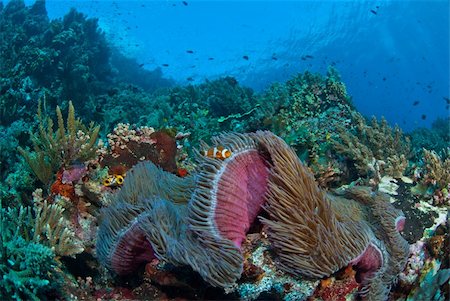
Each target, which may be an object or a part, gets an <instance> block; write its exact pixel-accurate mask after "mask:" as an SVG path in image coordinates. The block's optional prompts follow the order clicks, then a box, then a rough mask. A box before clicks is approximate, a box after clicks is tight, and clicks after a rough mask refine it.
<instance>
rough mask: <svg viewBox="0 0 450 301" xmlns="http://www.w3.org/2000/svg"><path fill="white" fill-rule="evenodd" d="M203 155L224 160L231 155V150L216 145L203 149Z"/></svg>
mask: <svg viewBox="0 0 450 301" xmlns="http://www.w3.org/2000/svg"><path fill="white" fill-rule="evenodd" d="M203 155H204V156H206V157H209V158H216V159H220V160H225V159H227V158H229V157H231V151H230V150H229V149H226V148H224V147H223V146H216V147H211V148H210V149H208V150H205V151H203Z"/></svg>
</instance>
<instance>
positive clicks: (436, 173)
mask: <svg viewBox="0 0 450 301" xmlns="http://www.w3.org/2000/svg"><path fill="white" fill-rule="evenodd" d="M415 176H416V180H417V181H418V184H417V185H416V186H415V187H414V188H413V191H414V192H415V193H417V194H423V195H432V197H433V203H434V204H436V205H441V204H445V203H449V202H450V195H449V190H450V148H447V151H446V153H445V152H443V153H442V156H440V155H439V154H437V153H436V152H435V151H429V150H427V149H423V158H422V161H421V162H420V163H419V167H417V168H416V171H415Z"/></svg>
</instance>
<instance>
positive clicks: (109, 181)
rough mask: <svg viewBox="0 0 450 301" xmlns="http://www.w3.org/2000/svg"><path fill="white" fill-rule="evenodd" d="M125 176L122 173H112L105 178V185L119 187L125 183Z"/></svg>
mask: <svg viewBox="0 0 450 301" xmlns="http://www.w3.org/2000/svg"><path fill="white" fill-rule="evenodd" d="M123 181H124V178H123V176H122V175H110V176H108V177H107V178H106V179H104V180H103V185H104V186H106V187H117V186H121V185H122V184H123Z"/></svg>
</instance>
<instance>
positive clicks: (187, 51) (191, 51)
mask: <svg viewBox="0 0 450 301" xmlns="http://www.w3.org/2000/svg"><path fill="white" fill-rule="evenodd" d="M186 53H194V51H193V50H186Z"/></svg>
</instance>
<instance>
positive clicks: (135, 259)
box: [97, 162, 192, 274]
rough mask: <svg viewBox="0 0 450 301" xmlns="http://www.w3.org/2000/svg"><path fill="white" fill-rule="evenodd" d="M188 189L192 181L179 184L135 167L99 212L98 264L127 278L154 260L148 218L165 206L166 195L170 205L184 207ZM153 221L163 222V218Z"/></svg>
mask: <svg viewBox="0 0 450 301" xmlns="http://www.w3.org/2000/svg"><path fill="white" fill-rule="evenodd" d="M191 186H192V179H189V178H184V179H183V181H181V179H180V178H179V177H177V176H175V175H173V174H170V173H167V172H164V171H162V170H161V169H159V168H158V167H156V166H155V165H154V164H152V163H150V162H146V163H139V164H137V165H136V166H135V167H134V168H133V169H132V170H131V171H129V173H128V176H127V181H126V182H125V184H124V186H123V188H122V189H121V190H120V191H119V192H118V193H117V194H116V195H114V196H113V197H112V200H111V205H110V206H109V207H108V208H106V209H104V210H103V211H102V215H101V223H100V227H99V231H98V237H97V256H98V258H99V259H100V261H101V262H102V263H103V264H104V265H105V266H106V267H108V268H109V269H111V270H113V271H114V272H116V273H118V274H128V273H131V272H133V271H134V270H136V269H137V268H138V267H139V266H140V265H141V264H143V263H144V262H149V261H151V260H152V259H153V258H156V254H157V253H158V251H159V249H157V250H153V246H152V244H151V239H150V238H149V237H148V232H149V231H150V230H149V229H148V228H146V227H149V224H148V222H147V221H148V219H149V216H151V215H152V212H153V210H154V208H159V206H160V203H162V202H167V201H166V198H168V197H169V194H170V200H171V201H172V202H174V203H181V204H182V203H186V201H187V200H188V197H189V196H190V193H191V191H190V187H191ZM171 189H174V192H171ZM157 218H159V219H161V220H164V218H165V216H163V215H162V216H158V217H157ZM155 252H156V254H155Z"/></svg>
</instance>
